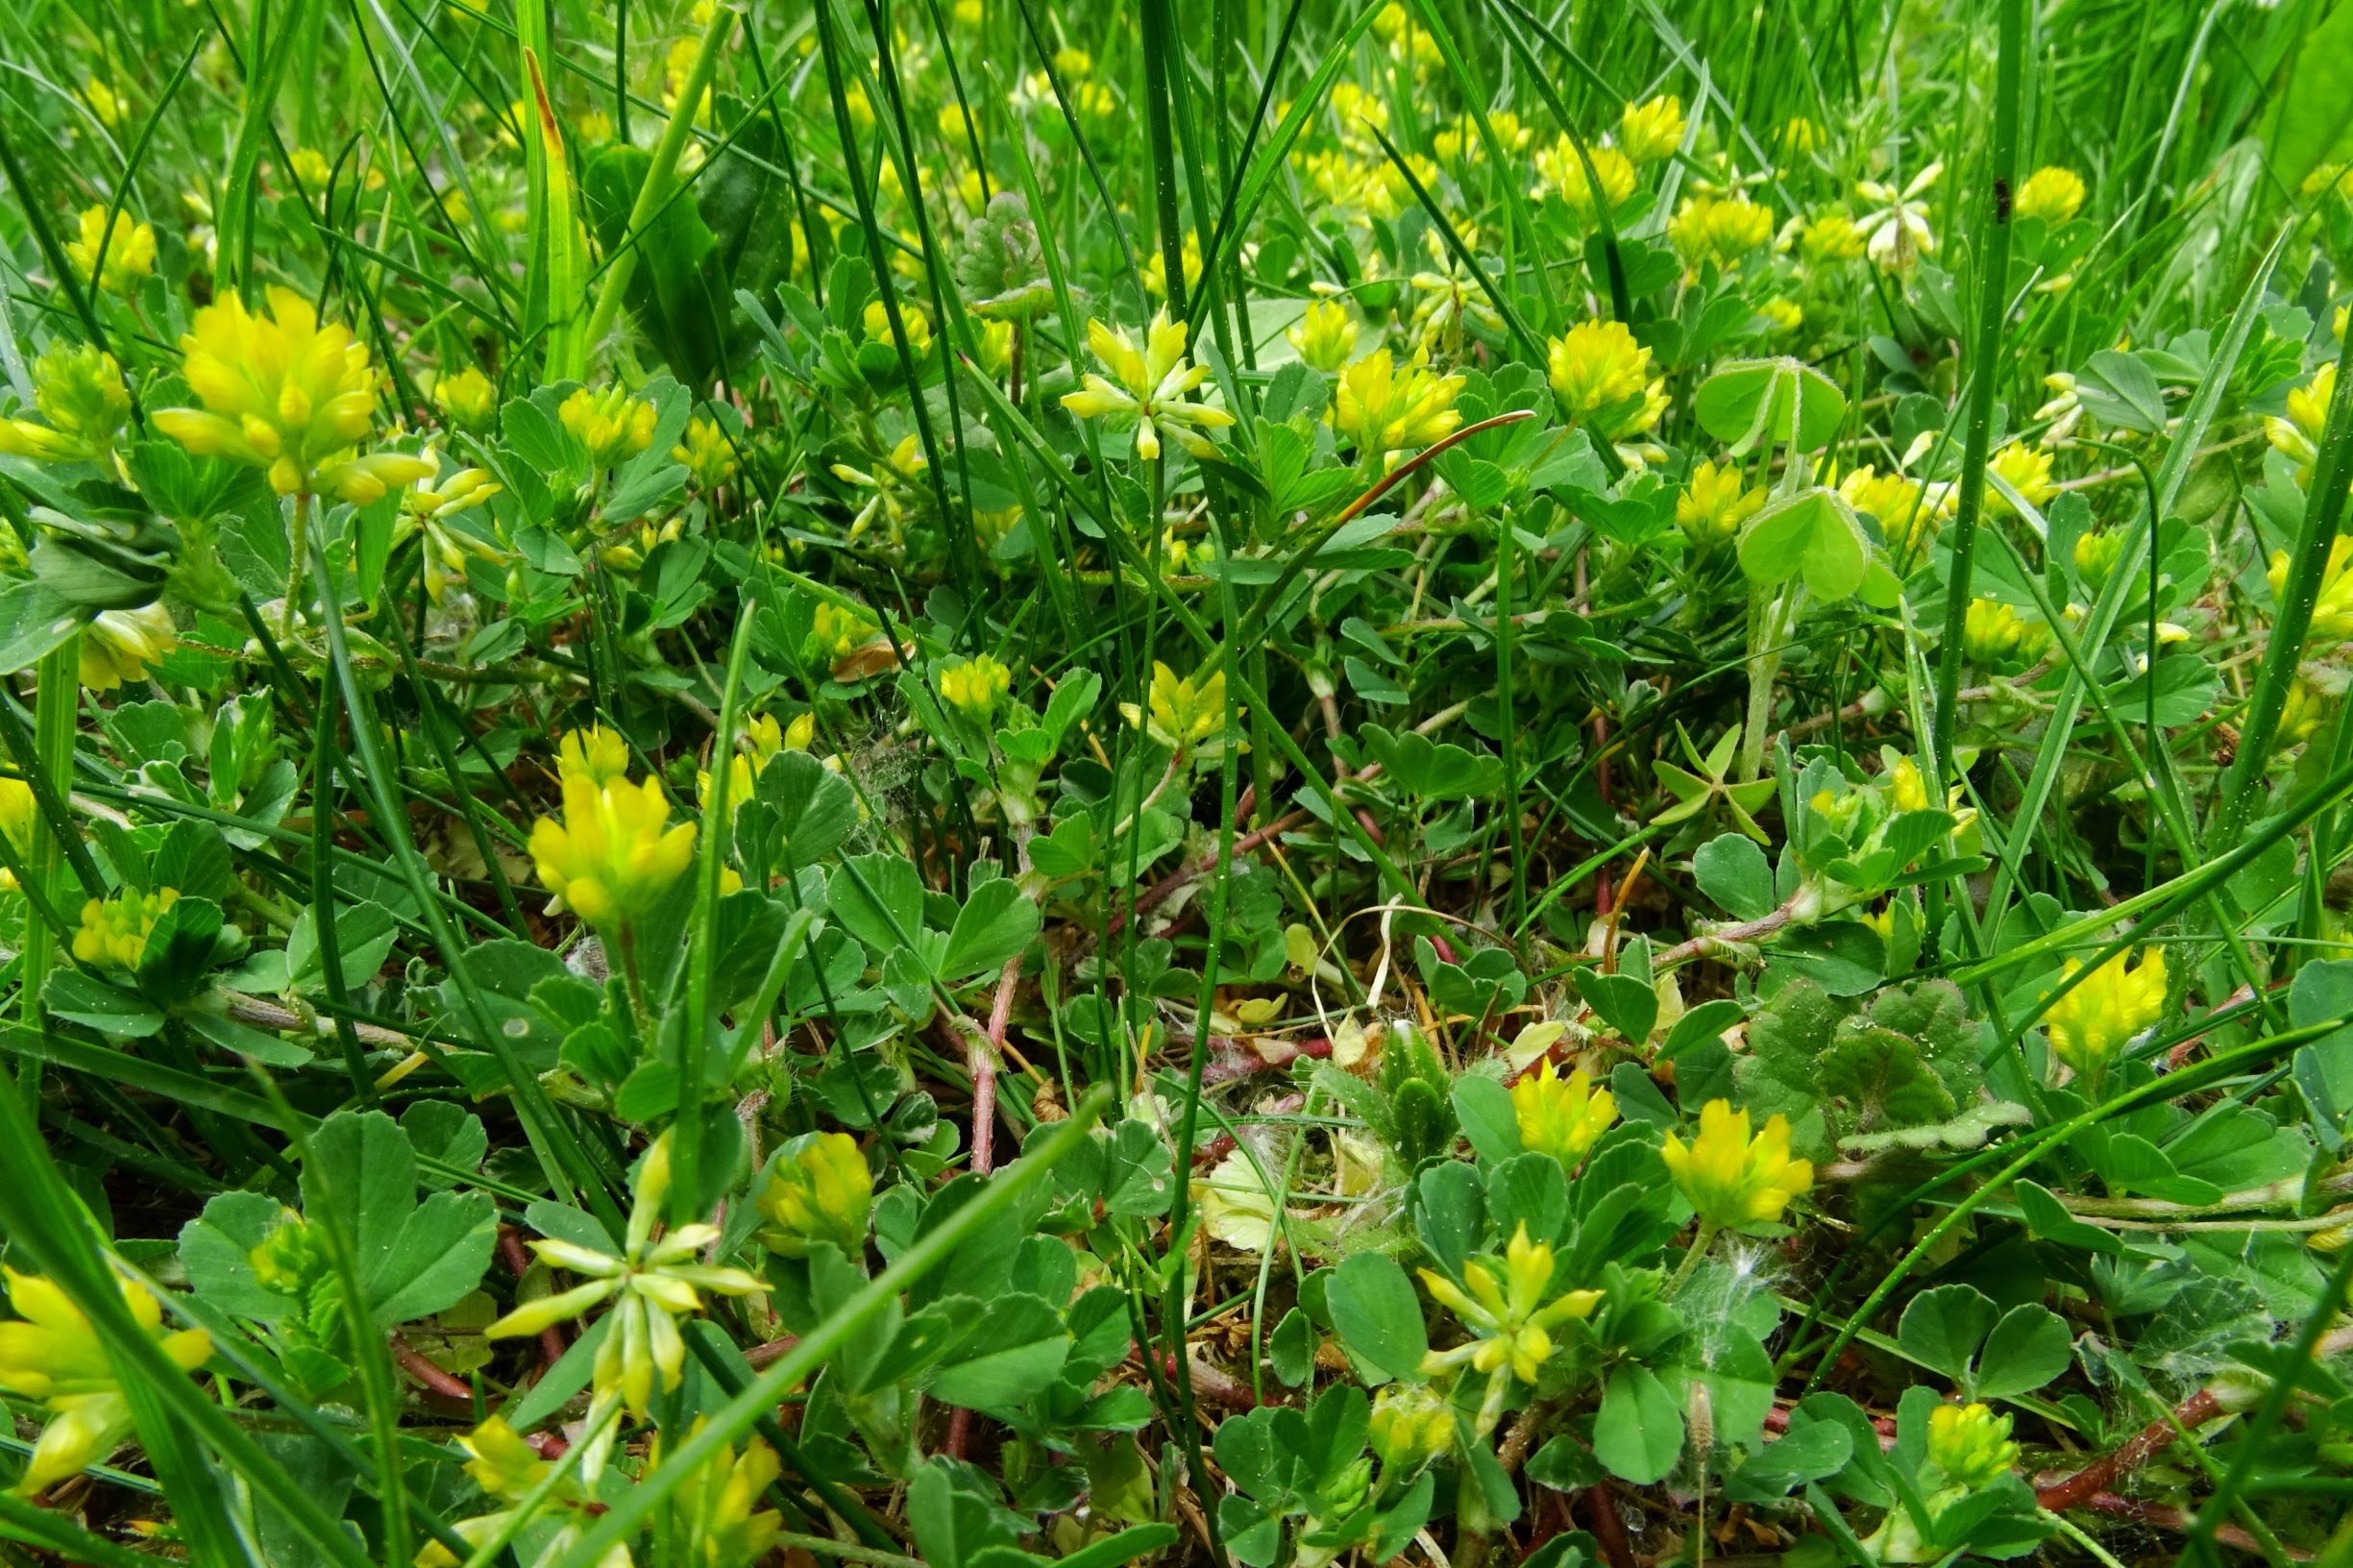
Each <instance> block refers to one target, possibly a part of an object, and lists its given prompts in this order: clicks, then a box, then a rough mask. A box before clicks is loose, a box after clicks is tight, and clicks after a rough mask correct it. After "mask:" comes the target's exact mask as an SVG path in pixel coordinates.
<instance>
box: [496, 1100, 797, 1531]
mask: <svg viewBox="0 0 2353 1568" xmlns="http://www.w3.org/2000/svg"><path fill="white" fill-rule="evenodd" d="M669 1191H670V1135H669V1134H668V1133H664V1134H663V1135H662V1136H661V1137H660V1138H658V1139H654V1142H653V1146H652V1147H651V1148H650V1149H648V1150H647V1151H646V1157H645V1159H644V1160H643V1161H642V1162H641V1163H640V1164H639V1165H638V1171H637V1185H636V1191H635V1194H634V1197H635V1201H634V1203H633V1204H632V1205H631V1207H630V1210H629V1223H628V1227H627V1231H626V1234H625V1236H624V1237H623V1239H622V1243H621V1246H620V1248H619V1249H618V1250H614V1251H607V1250H604V1249H602V1248H599V1247H590V1246H583V1245H581V1244H579V1243H577V1242H574V1241H564V1240H558V1239H555V1238H553V1237H549V1238H545V1239H542V1240H538V1241H534V1242H532V1243H531V1250H532V1251H533V1252H535V1253H537V1254H538V1255H539V1258H540V1261H541V1262H544V1263H547V1264H548V1265H549V1266H551V1267H553V1268H560V1269H566V1270H569V1271H570V1272H571V1273H573V1274H576V1275H577V1276H579V1278H580V1281H581V1283H580V1284H578V1285H576V1286H573V1287H572V1288H571V1289H569V1290H561V1291H558V1292H556V1293H555V1294H554V1295H551V1296H542V1297H540V1298H539V1299H537V1300H535V1301H529V1302H526V1303H525V1304H523V1305H522V1306H520V1307H517V1308H516V1309H515V1310H514V1311H511V1312H508V1313H507V1314H506V1315H505V1316H504V1317H502V1318H500V1319H499V1320H498V1321H497V1322H496V1323H493V1324H492V1325H490V1327H489V1328H487V1329H485V1330H483V1331H482V1334H483V1336H484V1337H485V1338H490V1339H506V1338H512V1337H514V1336H515V1335H527V1334H537V1333H539V1331H540V1330H542V1329H545V1328H550V1327H551V1326H553V1325H555V1324H557V1323H562V1322H566V1321H568V1320H570V1319H572V1318H575V1317H577V1316H579V1315H580V1314H581V1313H582V1312H585V1311H588V1310H589V1309H590V1308H592V1307H595V1306H597V1305H599V1304H600V1303H602V1302H605V1301H611V1302H612V1303H613V1311H612V1312H611V1314H610V1319H609V1321H610V1327H609V1328H608V1329H607V1330H606V1332H605V1335H604V1342H603V1344H602V1345H601V1346H600V1347H599V1349H598V1351H597V1361H596V1365H595V1367H594V1368H593V1369H592V1370H591V1372H590V1374H589V1386H590V1387H591V1389H592V1390H594V1392H593V1394H592V1397H591V1399H590V1402H589V1407H588V1414H587V1417H586V1421H587V1426H588V1430H589V1431H590V1432H592V1433H597V1435H596V1436H595V1437H593V1438H592V1439H591V1440H590V1446H589V1450H588V1452H587V1454H586V1455H585V1456H584V1457H583V1458H582V1459H581V1462H580V1476H581V1479H582V1480H583V1481H584V1482H587V1483H588V1484H590V1485H592V1486H593V1485H594V1484H595V1483H596V1482H597V1478H598V1477H599V1476H600V1475H601V1474H602V1473H603V1469H604V1461H605V1458H606V1457H607V1456H608V1455H609V1454H610V1453H611V1451H612V1445H613V1440H614V1438H615V1437H616V1436H617V1435H618V1433H619V1430H620V1429H619V1427H618V1424H617V1423H616V1421H615V1419H614V1418H615V1416H616V1414H617V1412H618V1410H620V1409H627V1410H628V1411H629V1412H630V1413H631V1414H633V1415H635V1416H637V1417H638V1418H639V1419H641V1420H644V1419H647V1418H649V1417H650V1414H651V1409H652V1403H653V1391H654V1388H655V1387H656V1385H657V1384H658V1385H659V1386H661V1387H663V1388H675V1387H677V1386H678V1384H679V1382H680V1380H681V1379H682V1378H683V1377H684V1376H685V1372H686V1340H685V1337H684V1336H683V1335H680V1334H679V1332H678V1325H677V1322H676V1318H677V1317H678V1316H679V1315H680V1314H682V1313H686V1312H695V1311H701V1310H702V1293H703V1292H704V1291H706V1290H707V1291H712V1292H715V1293H717V1294H720V1295H725V1296H744V1295H751V1294H753V1293H755V1292H757V1291H760V1290H765V1289H766V1288H768V1287H767V1286H764V1285H762V1284H761V1283H760V1281H759V1279H758V1277H757V1276H755V1275H751V1274H748V1273H746V1272H745V1271H744V1270H742V1269H740V1268H733V1267H729V1266H726V1265H724V1264H719V1263H706V1262H702V1261H701V1259H700V1254H701V1253H702V1252H703V1250H704V1249H705V1248H707V1247H709V1246H710V1245H711V1244H712V1243H713V1242H715V1241H717V1240H718V1239H719V1227H717V1226H716V1225H703V1224H695V1225H680V1226H678V1227H676V1228H675V1229H674V1230H668V1231H665V1230H664V1229H663V1227H662V1223H661V1216H662V1203H663V1200H664V1198H665V1197H666V1196H667V1195H668V1194H669ZM508 1469H509V1465H508V1464H507V1463H506V1462H505V1461H501V1463H500V1466H499V1470H498V1472H497V1473H498V1474H500V1475H501V1477H502V1479H504V1478H505V1476H506V1473H507V1470H508Z"/></svg>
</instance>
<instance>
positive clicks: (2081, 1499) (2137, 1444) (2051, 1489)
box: [2034, 1388, 2222, 1513]
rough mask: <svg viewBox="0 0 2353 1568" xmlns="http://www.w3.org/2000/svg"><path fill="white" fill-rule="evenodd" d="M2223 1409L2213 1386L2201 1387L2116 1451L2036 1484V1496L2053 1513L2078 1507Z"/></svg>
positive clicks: (2126, 1440)
mask: <svg viewBox="0 0 2353 1568" xmlns="http://www.w3.org/2000/svg"><path fill="white" fill-rule="evenodd" d="M2221 1413H2222V1402H2221V1401H2220V1400H2219V1399H2218V1398H2216V1397H2215V1395H2214V1393H2213V1391H2212V1390H2210V1389H2206V1388H2200V1389H2199V1390H2198V1391H2197V1392H2196V1393H2194V1394H2192V1395H2191V1396H2190V1397H2189V1398H2188V1399H2185V1400H2183V1401H2182V1402H2181V1403H2180V1404H2178V1405H2176V1406H2174V1407H2173V1410H2172V1413H2171V1414H2170V1415H2169V1416H2168V1417H2165V1418H2164V1419H2161V1420H2156V1421H2151V1422H2150V1423H2149V1424H2148V1425H2147V1426H2145V1427H2143V1428H2142V1429H2141V1430H2140V1431H2139V1432H2137V1433H2133V1435H2132V1436H2130V1437H2127V1438H2126V1439H2124V1441H2123V1442H2121V1443H2120V1444H2118V1445H2117V1448H2116V1451H2115V1452H2114V1453H2112V1454H2105V1455H2102V1456H2101V1457H2100V1458H2096V1459H2094V1460H2093V1461H2092V1462H2091V1463H2090V1464H2087V1465H2085V1466H2084V1467H2083V1468H2082V1469H2080V1470H2078V1471H2076V1472H2075V1473H2074V1474H2073V1475H2071V1476H2070V1477H2068V1478H2067V1479H2066V1480H2064V1481H2060V1482H2052V1483H2051V1484H2050V1485H2048V1486H2038V1487H2036V1488H2035V1493H2034V1500H2035V1502H2036V1503H2038V1504H2040V1505H2041V1506H2042V1507H2046V1508H2048V1509H2049V1510H2050V1511H2051V1512H2053V1513H2064V1512H2066V1511H2067V1510H2068V1509H2070V1508H2072V1507H2081V1506H2082V1505H2083V1504H2085V1503H2088V1502H2090V1501H2091V1500H2092V1499H2093V1498H2094V1497H2096V1496H2097V1495H2098V1494H2099V1493H2101V1492H2104V1491H2106V1490H2108V1488H2109V1487H2110V1486H2111V1485H2113V1484H2114V1483H2115V1482H2116V1478H2117V1477H2119V1476H2120V1475H2122V1474H2123V1473H2124V1472H2125V1471H2127V1470H2133V1469H2137V1468H2139V1467H2140V1466H2141V1465H2143V1464H2145V1463H2146V1462H2147V1461H2148V1458H2149V1457H2150V1456H2151V1455H2154V1454H2159V1453H2162V1452H2163V1451H2164V1450H2166V1449H2167V1448H2169V1447H2170V1446H2172V1443H2173V1440H2174V1439H2175V1438H2176V1437H2178V1436H2180V1435H2181V1433H2184V1432H2195V1431H2196V1430H2197V1429H2198V1428H2199V1427H2202V1426H2204V1425H2205V1424H2206V1423H2207V1422H2209V1421H2211V1420H2213V1419H2214V1418H2215V1417H2216V1416H2218V1415H2220V1414H2221Z"/></svg>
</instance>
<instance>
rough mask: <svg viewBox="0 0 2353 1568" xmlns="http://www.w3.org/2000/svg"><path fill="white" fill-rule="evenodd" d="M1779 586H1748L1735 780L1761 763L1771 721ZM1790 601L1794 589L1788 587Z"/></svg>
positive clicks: (1755, 771)
mask: <svg viewBox="0 0 2353 1568" xmlns="http://www.w3.org/2000/svg"><path fill="white" fill-rule="evenodd" d="M1779 594H1780V589H1779V588H1778V587H1777V586H1775V585H1772V584H1767V583H1761V582H1760V583H1752V584H1751V585H1750V588H1749V713H1748V718H1747V721H1746V723H1745V727H1744V728H1743V729H1742V731H1741V736H1740V771H1739V774H1738V777H1739V781H1740V782H1741V783H1743V784H1746V783H1747V782H1749V780H1751V779H1752V778H1754V777H1755V776H1756V775H1757V774H1758V773H1760V772H1763V771H1764V767H1765V730H1766V728H1767V726H1769V725H1770V724H1771V723H1773V683H1774V681H1775V680H1776V679H1777V678H1778V677H1779V675H1780V674H1781V639H1780V621H1781V617H1780V615H1779V613H1778V611H1779V608H1780V604H1779ZM1789 596H1790V599H1791V601H1792V602H1795V600H1796V599H1797V589H1796V588H1795V587H1794V586H1793V587H1791V588H1790V589H1789Z"/></svg>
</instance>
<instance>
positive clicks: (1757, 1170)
mask: <svg viewBox="0 0 2353 1568" xmlns="http://www.w3.org/2000/svg"><path fill="white" fill-rule="evenodd" d="M1658 1152H1659V1155H1660V1157H1661V1158H1662V1159H1664V1160H1665V1161H1666V1163H1667V1173H1668V1174H1669V1175H1671V1176H1673V1177H1674V1178H1675V1186H1676V1188H1677V1189H1678V1190H1679V1191H1680V1192H1681V1193H1682V1194H1683V1200H1684V1201H1685V1202H1687V1203H1689V1204H1690V1205H1691V1207H1692V1208H1693V1209H1694V1210H1696V1211H1697V1212H1698V1213H1699V1216H1700V1223H1701V1224H1702V1225H1703V1226H1704V1227H1707V1228H1709V1229H1711V1230H1741V1229H1745V1228H1746V1227H1748V1226H1752V1225H1770V1224H1773V1223H1774V1222H1776V1221H1777V1220H1778V1219H1779V1218H1780V1217H1781V1211H1782V1210H1784V1209H1786V1208H1788V1207H1789V1203H1790V1200H1791V1199H1793V1198H1797V1197H1801V1196H1802V1195H1803V1194H1804V1193H1806V1192H1807V1191H1809V1190H1811V1189H1812V1188H1813V1185H1814V1166H1813V1163H1812V1162H1811V1161H1807V1160H1793V1159H1791V1158H1790V1156H1789V1118H1788V1117H1786V1116H1784V1115H1780V1114H1778V1113H1776V1114H1775V1115H1772V1116H1769V1117H1768V1118H1766V1121H1765V1125H1764V1129H1763V1130H1762V1131H1761V1132H1759V1133H1758V1134H1757V1135H1756V1136H1755V1137H1754V1138H1751V1137H1750V1136H1749V1113H1748V1112H1746V1111H1734V1110H1733V1109H1732V1106H1731V1102H1730V1101H1729V1100H1710V1101H1708V1102H1707V1103H1706V1104H1705V1105H1703V1106H1702V1107H1701V1108H1700V1131H1699V1136H1698V1137H1696V1138H1694V1139H1692V1140H1691V1142H1690V1143H1689V1144H1688V1145H1686V1144H1685V1143H1684V1142H1683V1140H1682V1139H1679V1138H1678V1137H1676V1136H1675V1135H1674V1134H1673V1133H1669V1134H1668V1135H1667V1138H1666V1142H1665V1144H1664V1145H1663V1146H1662V1147H1661V1148H1660V1149H1659V1151H1658Z"/></svg>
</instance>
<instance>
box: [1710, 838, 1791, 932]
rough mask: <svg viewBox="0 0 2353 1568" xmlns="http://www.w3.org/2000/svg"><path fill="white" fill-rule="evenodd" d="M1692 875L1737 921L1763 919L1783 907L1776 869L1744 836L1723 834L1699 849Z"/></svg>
mask: <svg viewBox="0 0 2353 1568" xmlns="http://www.w3.org/2000/svg"><path fill="white" fill-rule="evenodd" d="M1691 875H1692V879H1693V880H1694V881H1696V882H1698V883H1699V885H1700V891H1701V892H1702V893H1703V894H1707V896H1709V897H1710V898H1713V899H1714V900H1715V901H1716V902H1717V903H1718V904H1720V905H1722V906H1723V908H1724V912H1725V913H1726V914H1728V915H1729V916H1731V917H1732V919H1736V920H1756V919H1764V917H1766V916H1768V915H1770V914H1772V913H1773V912H1774V910H1775V909H1776V908H1777V907H1778V906H1779V904H1780V899H1778V898H1777V897H1776V896H1775V895H1774V889H1773V867H1772V866H1771V865H1770V864H1768V863H1767V862H1766V860H1765V852H1764V850H1762V849H1760V848H1758V847H1757V846H1756V843H1755V841H1754V840H1752V839H1751V838H1749V837H1748V835H1746V834H1743V833H1725V834H1720V835H1719V836H1717V837H1715V838H1712V839H1710V840H1708V841H1707V842H1706V843H1705V844H1703V845H1700V847H1699V850H1698V851H1697V852H1696V853H1695V854H1693V855H1692V857H1691Z"/></svg>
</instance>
